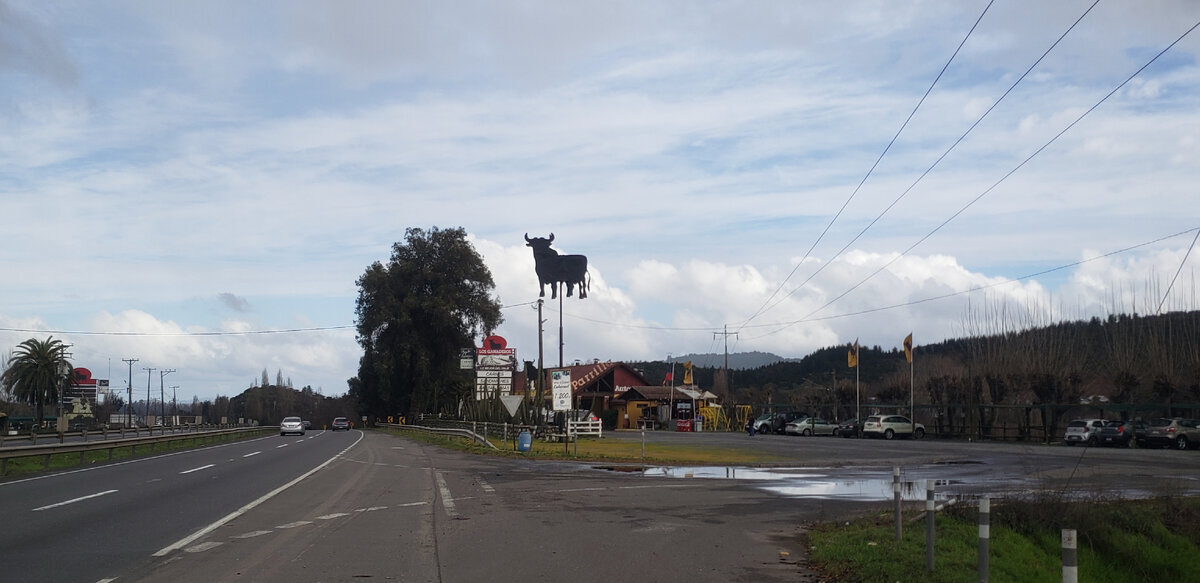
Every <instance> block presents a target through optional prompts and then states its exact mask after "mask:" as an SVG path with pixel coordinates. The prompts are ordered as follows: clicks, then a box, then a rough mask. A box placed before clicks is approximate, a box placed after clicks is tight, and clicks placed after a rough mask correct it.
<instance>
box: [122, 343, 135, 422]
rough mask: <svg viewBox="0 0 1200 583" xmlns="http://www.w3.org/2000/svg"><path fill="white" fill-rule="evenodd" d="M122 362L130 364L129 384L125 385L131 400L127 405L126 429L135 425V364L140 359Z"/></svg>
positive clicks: (123, 359) (127, 359) (128, 359)
mask: <svg viewBox="0 0 1200 583" xmlns="http://www.w3.org/2000/svg"><path fill="white" fill-rule="evenodd" d="M121 361H123V362H127V363H129V383H128V384H126V385H125V392H126V394H127V395H128V399H129V401H128V402H126V403H125V427H129V425H130V424H131V423H133V363H135V362H137V361H138V359H136V358H122V359H121ZM122 431H124V430H122Z"/></svg>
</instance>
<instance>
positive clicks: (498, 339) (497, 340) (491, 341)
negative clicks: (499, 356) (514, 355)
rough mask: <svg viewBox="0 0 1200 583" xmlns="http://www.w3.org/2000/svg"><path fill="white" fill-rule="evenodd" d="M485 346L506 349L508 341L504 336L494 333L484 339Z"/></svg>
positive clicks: (489, 348)
mask: <svg viewBox="0 0 1200 583" xmlns="http://www.w3.org/2000/svg"><path fill="white" fill-rule="evenodd" d="M483 348H484V349H486V350H504V349H505V348H508V341H507V340H505V339H504V337H503V336H497V335H495V334H493V335H491V336H488V337H487V338H484V339H483Z"/></svg>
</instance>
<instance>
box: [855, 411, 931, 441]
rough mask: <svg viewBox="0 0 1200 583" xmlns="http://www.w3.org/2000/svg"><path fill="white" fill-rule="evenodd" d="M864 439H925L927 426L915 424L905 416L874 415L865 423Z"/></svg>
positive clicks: (863, 429)
mask: <svg viewBox="0 0 1200 583" xmlns="http://www.w3.org/2000/svg"><path fill="white" fill-rule="evenodd" d="M862 434H863V437H882V438H884V439H895V438H897V437H912V438H915V439H921V438H922V437H925V426H924V425H922V424H920V423H913V421H912V420H911V419H909V418H908V417H905V416H903V415H872V416H870V417H867V419H866V421H863V428H862Z"/></svg>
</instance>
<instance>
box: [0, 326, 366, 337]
mask: <svg viewBox="0 0 1200 583" xmlns="http://www.w3.org/2000/svg"><path fill="white" fill-rule="evenodd" d="M354 327H355V326H353V325H349V326H322V327H318V328H285V329H281V330H246V331H242V332H87V331H81V330H39V329H35V328H0V332H23V333H38V334H42V333H49V334H72V335H76V336H155V337H172V336H180V337H186V336H254V335H263V334H293V333H297V332H327V331H330V330H346V329H353V328H354Z"/></svg>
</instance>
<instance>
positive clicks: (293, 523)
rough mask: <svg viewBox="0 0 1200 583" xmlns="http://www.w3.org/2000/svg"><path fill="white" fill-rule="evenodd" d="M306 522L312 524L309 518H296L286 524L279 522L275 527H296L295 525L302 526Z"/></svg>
mask: <svg viewBox="0 0 1200 583" xmlns="http://www.w3.org/2000/svg"><path fill="white" fill-rule="evenodd" d="M306 524H312V521H311V520H297V521H296V522H289V523H287V524H281V525H279V526H276V527H275V528H296V527H297V526H304V525H306Z"/></svg>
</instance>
